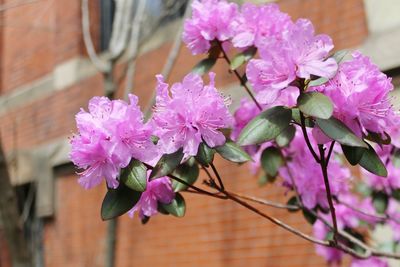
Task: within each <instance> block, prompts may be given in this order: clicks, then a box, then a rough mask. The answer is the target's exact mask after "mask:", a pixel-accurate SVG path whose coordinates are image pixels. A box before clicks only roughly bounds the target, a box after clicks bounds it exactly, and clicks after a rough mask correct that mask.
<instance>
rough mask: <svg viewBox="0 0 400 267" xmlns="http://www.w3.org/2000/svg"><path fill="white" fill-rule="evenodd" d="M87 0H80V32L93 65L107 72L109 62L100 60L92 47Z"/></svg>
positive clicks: (109, 67) (109, 69) (108, 70)
mask: <svg viewBox="0 0 400 267" xmlns="http://www.w3.org/2000/svg"><path fill="white" fill-rule="evenodd" d="M88 2H89V1H88V0H81V9H82V34H83V42H84V44H85V47H86V51H87V53H88V55H89V58H90V60H91V61H92V63H93V65H94V66H95V67H96V68H97V69H98V70H99V71H100V72H103V73H108V72H110V71H111V64H110V63H109V62H104V61H103V60H101V59H100V58H99V57H98V56H97V54H96V51H95V49H94V45H93V41H92V37H91V35H90V19H89V3H88Z"/></svg>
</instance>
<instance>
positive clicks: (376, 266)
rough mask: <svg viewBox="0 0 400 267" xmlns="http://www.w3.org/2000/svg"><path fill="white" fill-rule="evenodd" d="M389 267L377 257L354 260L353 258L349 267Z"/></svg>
mask: <svg viewBox="0 0 400 267" xmlns="http://www.w3.org/2000/svg"><path fill="white" fill-rule="evenodd" d="M365 266H368V267H389V264H388V263H387V262H386V261H385V260H383V259H380V258H377V257H371V258H368V259H365V260H363V259H356V258H353V260H352V262H351V265H350V267H365Z"/></svg>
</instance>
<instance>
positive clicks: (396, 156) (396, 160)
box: [392, 148, 400, 168]
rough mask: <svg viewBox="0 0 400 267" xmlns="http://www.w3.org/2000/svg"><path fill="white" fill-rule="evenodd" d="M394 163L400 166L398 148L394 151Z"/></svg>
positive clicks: (399, 151)
mask: <svg viewBox="0 0 400 267" xmlns="http://www.w3.org/2000/svg"><path fill="white" fill-rule="evenodd" d="M392 163H393V166H394V167H396V168H400V149H398V148H396V149H395V150H394V152H393V156H392Z"/></svg>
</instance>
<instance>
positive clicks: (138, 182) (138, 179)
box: [120, 159, 147, 192]
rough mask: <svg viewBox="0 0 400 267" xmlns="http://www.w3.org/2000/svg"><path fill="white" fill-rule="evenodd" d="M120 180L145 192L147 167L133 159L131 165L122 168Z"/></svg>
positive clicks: (136, 189)
mask: <svg viewBox="0 0 400 267" xmlns="http://www.w3.org/2000/svg"><path fill="white" fill-rule="evenodd" d="M120 180H121V181H122V182H123V183H124V184H125V185H126V186H128V187H129V188H131V189H133V190H135V191H139V192H143V191H145V190H146V184H147V168H146V166H144V164H143V163H141V162H140V161H138V160H136V159H132V160H131V162H130V163H129V165H128V166H127V167H126V168H124V169H123V170H122V173H121V176H120Z"/></svg>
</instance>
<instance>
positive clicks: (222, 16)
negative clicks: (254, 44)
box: [182, 0, 238, 55]
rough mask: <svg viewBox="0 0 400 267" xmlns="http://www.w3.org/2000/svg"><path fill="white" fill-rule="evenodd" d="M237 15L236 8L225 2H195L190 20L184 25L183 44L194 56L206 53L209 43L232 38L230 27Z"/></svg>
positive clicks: (223, 0) (213, 0)
mask: <svg viewBox="0 0 400 267" xmlns="http://www.w3.org/2000/svg"><path fill="white" fill-rule="evenodd" d="M237 14H238V6H237V4H235V3H228V2H227V1H225V0H221V1H220V0H202V1H200V0H195V1H194V2H193V4H192V18H191V19H187V20H186V21H185V24H184V31H183V36H182V39H183V42H185V43H186V45H187V46H188V48H189V49H190V51H191V52H192V53H193V54H194V55H196V54H202V53H206V52H207V51H208V50H209V49H210V47H211V41H213V40H218V41H221V42H223V41H226V40H228V39H229V38H231V37H232V36H233V30H232V28H231V26H230V24H231V22H232V20H233V19H234V18H235V17H236V16H237Z"/></svg>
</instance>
